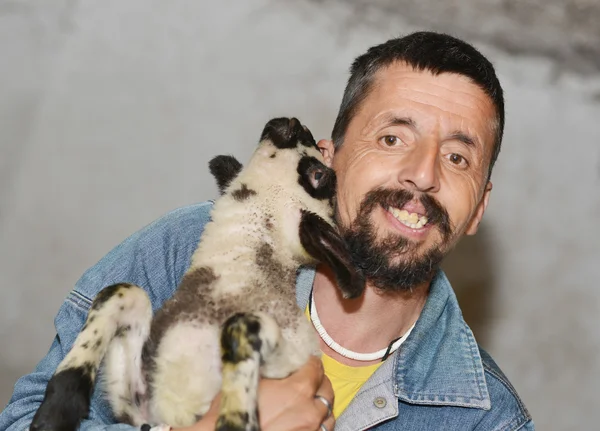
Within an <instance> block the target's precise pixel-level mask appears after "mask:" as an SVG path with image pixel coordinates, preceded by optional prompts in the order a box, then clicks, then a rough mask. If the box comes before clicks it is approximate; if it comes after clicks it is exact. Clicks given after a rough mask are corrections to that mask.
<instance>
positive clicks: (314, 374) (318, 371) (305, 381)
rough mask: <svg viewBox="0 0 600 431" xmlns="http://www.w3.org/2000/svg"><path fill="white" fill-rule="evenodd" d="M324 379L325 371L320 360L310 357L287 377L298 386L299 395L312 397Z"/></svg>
mask: <svg viewBox="0 0 600 431" xmlns="http://www.w3.org/2000/svg"><path fill="white" fill-rule="evenodd" d="M324 377H325V370H324V369H323V363H322V362H321V359H320V358H318V357H316V356H312V355H311V356H310V358H309V360H308V362H307V363H306V364H305V365H304V366H302V367H301V368H300V369H299V370H298V371H296V372H295V373H293V374H292V375H291V376H290V377H289V380H290V381H291V382H293V383H295V384H297V385H298V390H299V391H300V392H301V393H303V394H307V395H311V396H312V395H314V394H315V393H316V392H317V390H318V389H319V388H320V387H321V385H322V384H323V378H324ZM329 386H331V384H329ZM332 393H333V390H332Z"/></svg>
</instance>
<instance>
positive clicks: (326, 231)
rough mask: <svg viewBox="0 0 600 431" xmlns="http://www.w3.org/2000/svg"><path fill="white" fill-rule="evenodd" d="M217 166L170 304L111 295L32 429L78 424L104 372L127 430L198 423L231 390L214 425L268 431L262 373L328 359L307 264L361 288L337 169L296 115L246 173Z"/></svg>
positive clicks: (345, 290) (130, 290)
mask: <svg viewBox="0 0 600 431" xmlns="http://www.w3.org/2000/svg"><path fill="white" fill-rule="evenodd" d="M209 168H210V171H211V173H212V174H213V176H214V177H215V179H216V181H217V185H218V188H219V192H220V196H219V198H218V199H217V200H216V202H215V203H214V206H213V209H212V212H211V221H210V222H209V223H208V224H207V225H206V227H205V230H204V232H203V234H202V238H201V241H200V242H199V244H198V247H197V249H196V250H195V251H194V254H193V256H192V259H191V263H190V266H189V268H188V270H187V271H186V273H185V275H184V277H183V279H182V281H181V283H180V285H179V286H178V289H177V291H176V292H175V294H174V295H173V297H171V298H170V299H168V300H167V301H166V302H165V303H164V304H163V306H162V307H161V308H160V309H159V310H158V311H157V312H156V314H155V315H154V316H153V313H152V308H151V304H150V300H149V298H148V296H147V294H146V292H145V291H144V290H143V289H142V288H141V287H138V286H135V285H132V284H129V283H120V284H116V285H112V286H108V287H106V288H104V289H103V290H101V291H100V292H99V293H98V295H97V296H96V298H95V299H94V301H93V303H92V306H91V308H90V311H89V313H88V316H87V320H86V322H85V324H84V326H83V327H82V329H81V332H80V333H79V335H78V337H77V338H76V340H75V342H74V345H73V347H72V349H71V350H70V351H69V353H68V354H67V355H66V356H65V358H64V359H63V361H62V362H61V363H60V364H59V366H58V368H57V370H56V372H55V374H54V375H53V377H52V378H51V380H50V381H49V383H48V386H47V389H46V393H45V396H44V400H43V402H42V404H41V406H40V407H39V409H38V411H37V412H36V414H35V417H34V419H33V422H32V425H31V427H30V430H31V431H59V430H60V431H66V430H69V431H71V430H73V431H74V430H76V429H77V427H78V426H79V424H80V422H81V420H82V419H84V418H85V417H87V414H88V412H89V404H90V397H91V393H92V390H93V388H94V385H95V384H96V377H97V375H98V371H99V368H100V366H101V365H103V367H104V369H103V370H102V371H103V373H102V375H103V378H102V379H100V380H99V382H98V384H100V385H102V389H103V391H104V392H105V393H106V396H107V397H108V399H109V402H110V405H111V407H112V409H113V413H114V415H115V417H116V418H117V419H118V421H119V422H123V423H128V424H131V425H134V426H139V427H142V429H149V428H150V426H154V427H155V428H152V429H156V430H162V429H169V428H168V427H169V426H172V427H184V426H190V425H192V424H193V423H195V422H197V421H198V420H199V418H200V417H202V415H204V414H205V413H206V412H207V410H208V408H209V406H210V404H211V401H212V400H213V398H214V397H215V395H216V394H217V393H218V392H219V391H221V393H222V401H221V407H220V411H219V417H218V421H217V427H216V429H217V430H258V429H259V423H258V416H257V390H258V380H259V377H260V376H263V377H267V378H284V377H286V376H288V375H289V374H290V373H292V372H294V371H295V370H297V369H298V368H299V367H301V366H302V365H303V364H304V363H305V362H306V361H307V360H308V358H309V356H310V355H311V354H315V355H319V345H318V341H317V337H316V335H315V333H314V329H313V328H312V327H311V325H310V323H309V322H308V320H307V319H306V317H305V316H304V315H303V313H302V310H300V309H299V307H298V306H297V304H296V300H295V281H296V273H297V270H298V268H299V267H301V266H303V265H312V264H316V263H318V262H325V263H327V264H328V265H329V266H330V267H331V268H332V269H333V270H334V272H335V274H336V277H337V281H338V285H339V286H340V290H341V292H342V294H343V295H344V297H347V298H354V297H358V296H360V295H361V294H362V292H363V290H364V278H363V277H362V275H361V274H360V273H359V272H358V270H356V269H355V268H354V267H353V266H352V264H351V258H350V254H349V251H348V250H347V249H346V247H345V245H344V243H343V240H342V238H341V237H340V235H339V233H338V231H337V229H336V227H335V223H334V199H335V188H336V177H335V173H334V172H333V170H332V169H330V168H328V167H327V166H325V164H324V163H323V157H322V155H321V153H320V151H319V149H318V147H317V145H316V143H315V140H314V138H313V136H312V134H311V132H310V131H309V130H308V129H307V128H306V127H305V126H303V125H302V124H301V123H300V122H299V121H298V120H297V119H296V118H274V119H272V120H270V121H269V122H268V123H267V124H266V125H265V127H264V129H263V131H262V134H261V137H260V140H259V144H258V147H257V148H256V150H255V151H254V154H253V155H252V157H251V159H250V161H249V162H248V165H247V166H246V167H244V166H242V164H241V163H240V162H238V161H237V160H236V159H235V158H234V157H232V156H217V157H215V158H213V159H212V160H211V161H210V163H209Z"/></svg>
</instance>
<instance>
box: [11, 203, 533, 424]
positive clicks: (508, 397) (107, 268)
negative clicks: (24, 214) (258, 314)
mask: <svg viewBox="0 0 600 431" xmlns="http://www.w3.org/2000/svg"><path fill="white" fill-rule="evenodd" d="M211 208H212V202H210V201H208V202H204V203H200V204H196V205H191V206H187V207H184V208H180V209H177V210H174V211H172V212H170V213H168V214H166V215H165V216H163V217H161V218H159V219H158V220H156V221H155V222H153V223H151V224H150V225H148V226H146V227H144V228H142V229H141V230H139V231H138V232H136V233H134V234H133V235H131V236H130V237H129V238H127V239H126V240H125V241H123V242H122V243H121V244H119V245H118V246H117V247H115V248H114V249H113V250H111V251H110V252H109V253H108V254H107V255H106V256H104V257H103V258H102V259H101V260H100V261H99V262H98V263H97V264H96V265H95V266H93V267H91V268H90V269H88V270H87V271H86V272H85V273H84V274H83V276H82V277H81V278H80V279H79V280H78V282H77V284H76V286H75V288H74V289H73V290H72V291H71V292H70V293H69V294H68V295H67V298H66V300H65V301H64V303H63V304H62V306H61V307H60V309H59V311H58V314H57V315H56V317H55V320H54V324H55V328H56V337H55V338H54V341H53V343H52V345H51V347H50V350H49V351H48V353H47V354H46V356H45V357H44V358H43V359H42V360H41V361H40V362H39V363H38V365H37V366H36V368H35V370H34V371H33V372H32V373H30V374H27V375H25V376H23V377H21V378H20V379H19V380H18V381H17V383H16V384H15V388H14V392H13V396H12V398H11V400H10V401H9V403H8V405H7V406H6V408H5V409H4V410H3V411H2V413H1V414H0V431H4V430H7V431H24V430H27V429H28V427H29V423H30V422H31V419H32V418H33V415H34V413H35V411H36V409H37V408H38V407H39V405H40V403H41V401H42V399H43V397H44V391H45V388H46V384H47V383H48V380H49V379H50V377H51V376H52V374H53V372H54V371H55V369H56V367H57V366H58V364H59V362H60V361H61V360H62V359H63V358H64V357H65V354H66V353H67V352H68V351H69V349H70V348H71V346H72V344H73V341H74V340H75V337H76V336H77V334H78V333H79V331H80V329H81V327H82V325H83V323H84V321H85V319H86V315H87V312H88V310H89V308H90V305H91V302H92V299H93V298H94V296H95V295H96V294H97V293H98V291H99V290H100V289H101V288H103V287H104V286H107V285H110V284H113V283H116V282H130V283H134V284H137V285H139V286H141V287H143V288H144V289H145V290H146V291H147V292H148V294H149V296H150V299H151V301H152V304H153V308H154V310H155V311H156V309H158V308H159V307H160V306H161V304H162V303H163V302H164V301H165V300H166V299H167V298H169V297H170V296H171V295H172V294H173V292H174V291H175V289H176V287H177V285H178V283H179V281H180V280H181V278H182V276H183V274H184V272H185V270H186V269H187V267H188V265H189V263H190V258H191V255H192V253H193V251H194V250H195V248H196V246H197V244H198V240H199V238H200V235H201V233H202V231H203V228H204V225H205V224H206V223H207V221H208V220H210V210H211ZM313 277H314V268H303V269H302V270H301V271H300V272H299V273H298V278H297V302H298V305H299V306H300V307H302V308H304V307H305V306H306V304H307V301H308V296H309V293H310V291H311V289H312V282H313ZM80 429H81V430H82V431H100V430H104V431H118V430H123V431H133V430H135V428H134V427H132V426H130V425H125V424H115V420H114V418H113V416H112V415H111V412H110V407H109V405H108V403H107V401H106V400H105V399H104V398H103V397H102V394H101V393H100V391H99V390H97V389H96V390H95V391H94V394H93V397H92V404H91V411H90V415H89V418H88V419H86V420H84V421H83V422H82V424H81V427H80ZM335 429H336V431H358V430H365V429H377V430H381V431H384V430H403V431H424V430H448V431H450V430H461V431H464V430H486V431H488V430H490V431H491V430H498V431H499V430H507V431H508V430H533V429H534V427H533V421H532V419H531V417H530V415H529V413H528V411H527V409H526V408H525V406H524V405H523V403H522V402H521V400H520V399H519V397H518V395H517V393H516V391H515V389H514V388H513V387H512V385H511V384H510V383H509V381H508V379H507V378H506V377H505V376H504V374H503V373H502V371H500V369H499V368H498V366H497V365H496V364H495V363H494V361H493V360H492V358H491V357H490V356H489V355H488V354H487V353H485V352H484V351H483V350H481V349H480V348H479V347H478V345H477V343H476V341H475V339H474V337H473V334H472V332H471V330H470V329H469V327H468V326H467V324H466V323H465V321H464V320H463V317H462V314H461V311H460V308H459V306H458V302H457V299H456V297H455V296H454V293H453V291H452V288H451V286H450V284H449V282H448V280H447V279H446V277H445V275H444V274H443V273H442V272H441V271H440V272H438V274H437V275H436V276H435V278H434V280H433V283H432V285H431V291H430V294H429V297H428V299H427V302H426V304H425V307H424V309H423V311H422V313H421V316H420V317H419V320H418V321H417V323H416V326H415V328H414V329H413V331H412V333H411V334H410V336H409V338H408V339H407V340H406V341H405V342H404V344H403V346H402V348H401V349H399V350H398V351H396V352H395V353H394V354H393V355H392V356H390V357H389V358H388V359H387V360H386V361H385V363H384V364H383V365H382V366H381V367H379V368H378V370H377V371H376V372H375V373H374V374H373V375H372V377H371V378H370V379H369V380H368V381H367V382H366V383H365V384H364V386H363V387H362V388H361V390H360V391H359V392H358V394H357V395H356V397H355V398H354V399H353V400H352V402H351V403H350V405H349V406H348V407H347V409H346V410H345V411H344V412H343V413H342V415H341V416H340V417H339V418H338V420H337V423H336V427H335Z"/></svg>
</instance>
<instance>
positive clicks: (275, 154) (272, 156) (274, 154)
mask: <svg viewBox="0 0 600 431" xmlns="http://www.w3.org/2000/svg"><path fill="white" fill-rule="evenodd" d="M276 156H277V153H273V154H271V155H270V156H269V158H270V159H274V158H275V157H276Z"/></svg>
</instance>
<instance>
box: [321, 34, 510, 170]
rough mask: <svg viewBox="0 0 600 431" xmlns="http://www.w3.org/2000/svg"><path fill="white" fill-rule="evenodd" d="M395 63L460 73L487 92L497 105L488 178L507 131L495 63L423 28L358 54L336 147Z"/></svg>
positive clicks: (337, 125)
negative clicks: (376, 80)
mask: <svg viewBox="0 0 600 431" xmlns="http://www.w3.org/2000/svg"><path fill="white" fill-rule="evenodd" d="M395 62H404V63H406V64H408V65H409V66H411V67H413V68H414V69H415V70H419V71H422V70H428V71H430V72H431V73H433V74H435V75H437V74H440V73H458V74H460V75H464V76H466V77H468V78H470V79H471V80H472V81H473V82H474V83H475V84H476V85H477V86H479V87H480V88H481V89H482V90H483V91H484V92H485V94H487V95H488V96H489V97H490V99H491V100H492V103H493V104H494V107H495V108H496V119H497V124H495V138H494V149H493V151H492V158H491V161H490V167H489V170H488V179H489V177H490V176H491V174H492V168H493V167H494V163H496V159H497V158H498V154H499V153H500V146H501V144H502V135H503V133H504V97H503V91H502V86H501V85H500V81H499V80H498V78H497V76H496V72H495V70H494V66H492V63H490V61H489V60H488V59H487V58H485V57H484V56H483V54H481V53H480V52H479V51H478V50H477V49H475V48H474V47H473V46H472V45H470V44H468V43H466V42H464V41H462V40H460V39H457V38H455V37H453V36H450V35H447V34H444V33H435V32H429V31H421V32H416V33H411V34H409V35H407V36H404V37H400V38H396V39H390V40H388V41H387V42H385V43H382V44H380V45H377V46H374V47H372V48H370V49H369V50H368V51H367V52H366V53H365V54H363V55H361V56H359V57H357V58H356V59H355V60H354V62H353V63H352V66H351V68H350V78H349V79H348V83H347V85H346V89H345V90H344V97H343V98H342V103H341V105H340V109H339V112H338V116H337V118H336V120H335V124H334V126H333V131H332V134H331V138H332V140H333V143H334V145H335V147H336V148H338V147H339V146H340V145H342V142H343V141H344V135H345V134H346V130H347V129H348V125H349V124H350V121H351V120H352V118H353V117H354V115H356V112H357V111H358V109H359V107H360V104H361V102H362V101H363V100H364V99H365V98H366V97H367V96H368V94H369V92H370V91H371V88H372V84H373V79H374V76H375V74H376V72H377V71H379V70H380V69H382V68H384V67H387V66H389V65H391V64H393V63H395Z"/></svg>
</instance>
